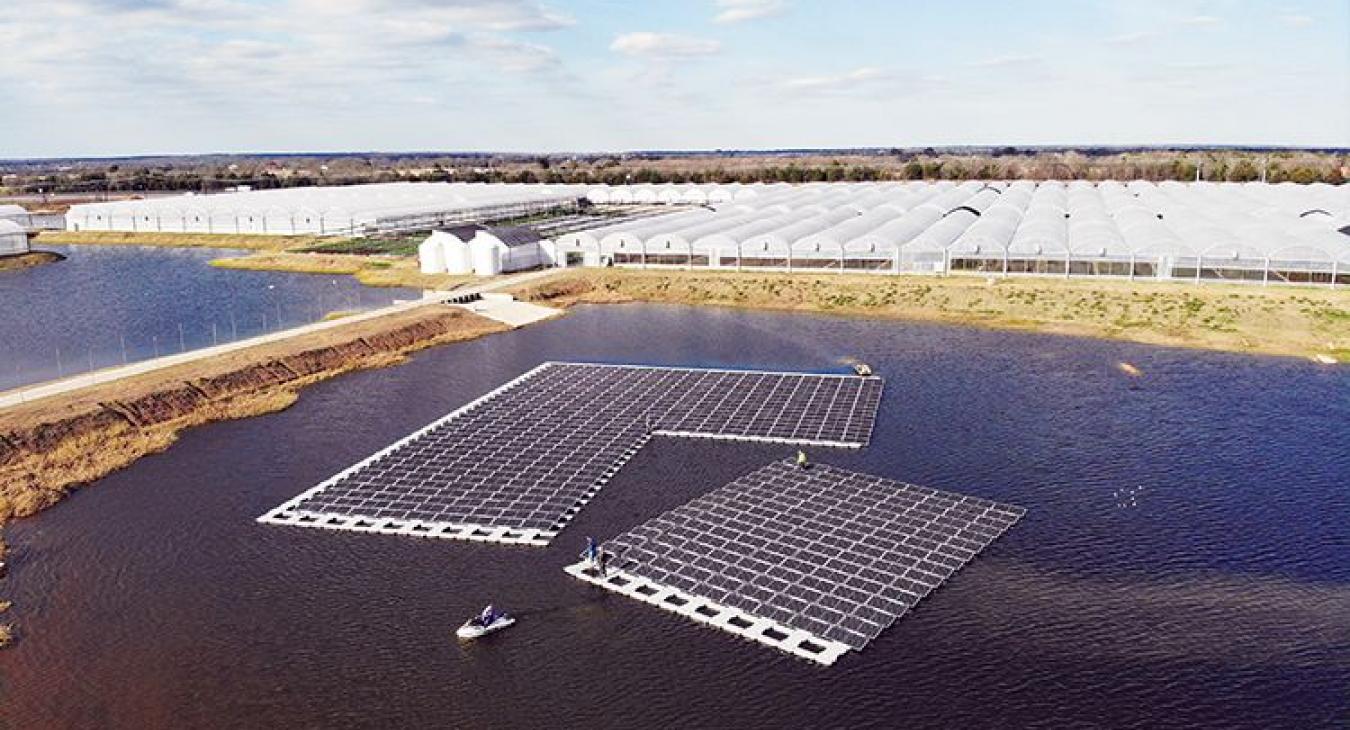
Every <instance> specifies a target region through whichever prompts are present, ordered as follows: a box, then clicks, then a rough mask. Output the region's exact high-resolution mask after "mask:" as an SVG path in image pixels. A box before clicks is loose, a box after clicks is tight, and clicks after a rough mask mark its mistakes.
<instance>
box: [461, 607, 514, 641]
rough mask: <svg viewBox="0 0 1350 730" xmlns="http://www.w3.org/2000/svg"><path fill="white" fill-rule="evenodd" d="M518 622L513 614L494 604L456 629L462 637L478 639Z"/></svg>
mask: <svg viewBox="0 0 1350 730" xmlns="http://www.w3.org/2000/svg"><path fill="white" fill-rule="evenodd" d="M515 622H516V619H515V618H514V617H512V616H511V614H509V613H506V612H505V611H498V610H496V609H494V608H493V607H492V606H488V607H487V608H485V609H483V611H482V613H479V614H478V615H477V616H474V617H473V618H471V619H469V620H468V621H465V622H464V625H463V626H461V627H459V628H458V629H456V630H455V636H458V637H459V638H461V639H477V638H478V637H480V636H486V635H488V634H491V633H493V632H495V631H501V630H502V629H504V628H507V627H508V626H511V625H512V624H514V623H515Z"/></svg>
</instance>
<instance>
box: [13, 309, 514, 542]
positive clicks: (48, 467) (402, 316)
mask: <svg viewBox="0 0 1350 730" xmlns="http://www.w3.org/2000/svg"><path fill="white" fill-rule="evenodd" d="M509 329H510V328H509V327H507V326H505V325H502V324H499V323H497V322H493V321H491V320H487V319H484V318H482V317H479V316H477V315H474V314H472V313H470V312H468V311H467V310H461V309H455V308H450V307H435V306H433V307H418V308H415V309H411V310H408V311H404V312H397V313H393V314H389V315H384V316H380V317H377V318H373V319H368V320H364V321H361V322H354V323H351V324H345V325H339V326H335V327H332V328H329V329H326V330H323V331H319V332H310V333H306V334H303V335H300V336H297V337H294V338H290V339H287V340H284V341H278V342H269V343H264V344H259V345H255V346H252V347H248V348H244V349H240V350H237V351H234V352H228V353H223V354H221V355H219V356H216V357H212V358H210V359H206V360H200V361H194V362H188V363H181V364H176V365H171V366H169V367H166V368H162V369H159V370H154V371H150V372H146V373H143V374H139V375H135V376H132V377H128V378H124V379H120V380H116V381H111V382H107V383H102V384H96V385H90V386H88V387H84V388H80V389H78V390H74V391H71V392H69V393H64V394H61V395H53V396H48V397H46V398H43V399H41V400H38V401H33V402H31V403H22V404H18V405H14V406H10V407H8V408H6V409H5V411H4V413H5V428H4V430H3V431H0V521H3V520H5V519H9V518H14V517H26V516H29V515H32V514H36V513H37V512H40V511H41V510H43V509H45V508H46V507H49V506H51V505H53V504H56V503H57V502H59V501H60V500H61V499H62V498H63V497H65V496H66V495H67V494H68V493H69V492H70V491H72V488H73V487H76V486H78V485H81V484H86V483H88V482H92V481H94V480H97V479H99V478H101V477H103V476H106V475H107V474H109V473H111V472H113V471H116V470H118V469H121V468H123V467H125V466H128V465H129V464H131V463H132V462H134V461H136V460H137V459H139V458H140V457H142V456H145V455H147V454H151V453H156V452H159V451H163V450H164V449H166V448H168V447H169V446H170V445H171V444H172V443H173V442H174V441H175V440H176V438H177V436H178V434H179V433H180V432H181V431H183V430H184V429H186V428H190V427H192V426H197V425H202V424H206V423H211V422H214V421H221V420H231V419H235V418H243V417H247V416H251V415H259V414H262V413H270V412H272V411H276V410H281V409H283V408H285V407H286V406H289V405H290V404H291V403H293V402H295V400H296V398H297V397H298V396H299V392H300V391H301V390H302V389H303V388H304V387H305V386H307V385H310V384H312V383H316V382H319V381H321V380H327V379H329V378H332V377H336V376H338V375H341V374H343V373H347V372H351V371H354V370H364V369H371V368H377V367H385V366H389V365H393V364H396V363H399V362H402V361H403V360H405V359H406V357H407V355H409V354H411V353H413V352H416V351H418V350H422V349H425V348H427V347H431V346H434V345H439V344H446V343H450V342H459V341H464V340H469V339H475V338H477V337H481V336H483V335H487V334H495V333H497V332H504V331H507V330H509Z"/></svg>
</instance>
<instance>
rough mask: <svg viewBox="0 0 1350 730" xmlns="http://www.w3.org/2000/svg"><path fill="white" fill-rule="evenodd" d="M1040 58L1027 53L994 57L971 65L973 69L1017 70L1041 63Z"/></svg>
mask: <svg viewBox="0 0 1350 730" xmlns="http://www.w3.org/2000/svg"><path fill="white" fill-rule="evenodd" d="M1041 60H1042V59H1041V57H1040V56H1033V55H1030V54H1026V53H1011V54H1007V55H1003V56H993V57H990V58H986V59H983V60H980V61H975V62H974V63H971V64H969V65H970V66H971V67H972V68H1015V67H1018V66H1029V65H1031V64H1034V63H1040V62H1041Z"/></svg>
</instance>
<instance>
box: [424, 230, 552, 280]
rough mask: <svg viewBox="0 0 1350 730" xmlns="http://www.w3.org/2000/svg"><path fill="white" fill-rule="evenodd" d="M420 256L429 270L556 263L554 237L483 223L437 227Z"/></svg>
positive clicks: (479, 270) (481, 270)
mask: <svg viewBox="0 0 1350 730" xmlns="http://www.w3.org/2000/svg"><path fill="white" fill-rule="evenodd" d="M417 257H418V262H419V264H420V266H421V270H422V272H423V273H428V274H433V273H434V274H456V275H467V274H473V275H475V276H495V275H497V274H509V273H511V272H515V271H526V270H528V269H534V268H539V267H546V266H553V265H554V260H553V245H552V241H549V240H546V239H544V238H543V237H541V236H540V235H539V234H538V233H537V232H536V231H534V230H533V229H530V228H513V227H492V226H481V225H468V226H457V227H454V228H450V229H446V230H441V231H433V232H432V234H431V235H430V236H428V237H427V239H426V240H425V241H423V242H422V243H421V244H420V245H419V246H418V249H417Z"/></svg>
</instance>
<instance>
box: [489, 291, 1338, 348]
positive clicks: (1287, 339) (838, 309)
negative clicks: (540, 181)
mask: <svg viewBox="0 0 1350 730" xmlns="http://www.w3.org/2000/svg"><path fill="white" fill-rule="evenodd" d="M515 293H516V294H517V295H518V296H520V297H521V298H523V299H534V300H548V301H550V302H552V303H555V304H561V305H567V304H571V303H578V302H590V303H606V302H624V301H648V302H670V303H680V304H711V305H718V306H733V307H746V308H753V309H779V310H792V311H810V312H832V313H838V314H850V315H865V316H872V317H896V318H903V319H915V320H929V321H938V322H948V323H955V324H969V325H978V326H984V327H996V328H1007V329H1025V330H1035V331H1041V332H1057V333H1063V334H1073V335H1083V336H1091V337H1104V338H1112V339H1122V340H1131V341H1135V342H1144V343H1149V344H1158V345H1176V346H1185V347H1201V348H1208V349H1218V350H1229V351H1234V352H1249V353H1262V354H1272V355H1297V356H1304V357H1307V356H1312V355H1314V354H1318V353H1322V354H1329V355H1331V356H1333V357H1337V358H1339V359H1340V360H1341V361H1347V360H1350V292H1348V291H1345V290H1334V291H1333V290H1328V289H1317V288H1302V287H1269V288H1260V287H1247V286H1236V285H1228V286H1224V285H1203V286H1195V285H1192V284H1181V283H1153V282H1148V283H1146V282H1133V283H1132V282H1122V281H1108V280H1099V279H1091V280H1088V279H1073V280H1063V279H1031V278H1008V279H997V280H992V283H991V281H990V280H986V279H984V278H982V277H970V276H952V277H921V276H865V275H839V274H804V273H800V274H782V273H750V272H744V273H737V272H713V271H674V270H662V271H640V270H630V269H605V270H598V269H589V270H577V271H572V272H568V273H566V274H564V275H562V276H560V277H555V278H554V279H551V280H548V281H546V282H543V283H540V284H536V285H533V286H527V287H523V288H521V289H520V290H518V291H516V292H515Z"/></svg>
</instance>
